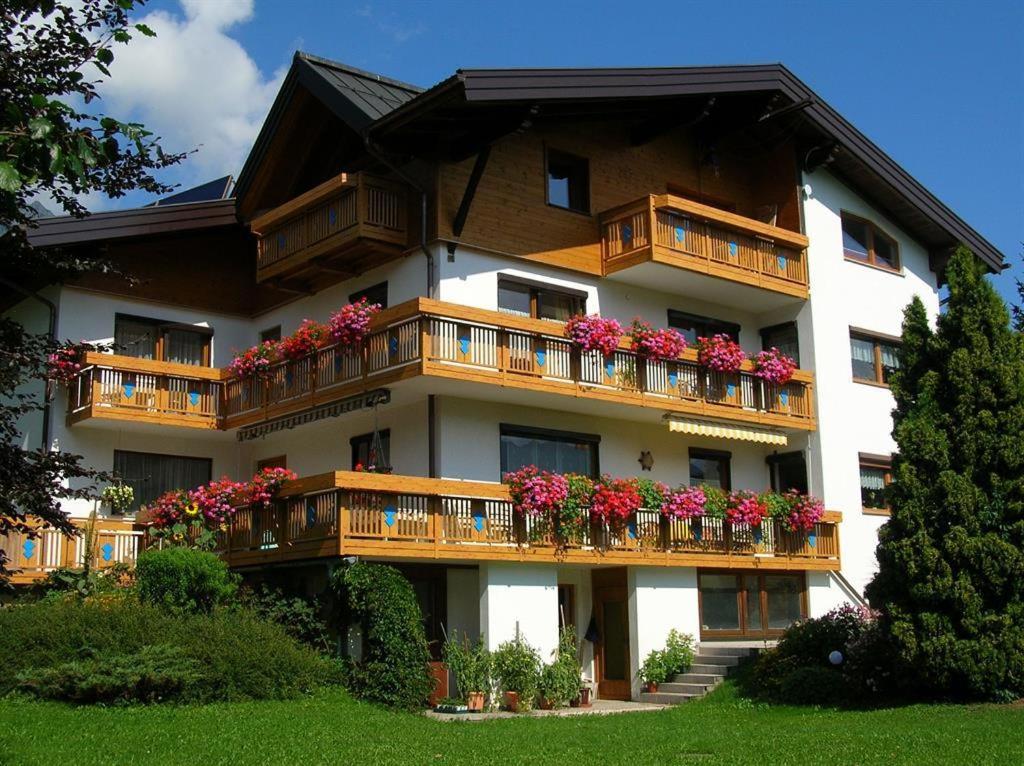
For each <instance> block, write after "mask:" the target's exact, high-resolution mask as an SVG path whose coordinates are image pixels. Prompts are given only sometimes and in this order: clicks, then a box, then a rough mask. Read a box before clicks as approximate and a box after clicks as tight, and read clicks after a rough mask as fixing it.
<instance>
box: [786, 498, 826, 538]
mask: <svg viewBox="0 0 1024 766" xmlns="http://www.w3.org/2000/svg"><path fill="white" fill-rule="evenodd" d="M785 497H786V499H787V500H788V501H789V504H790V510H789V516H788V517H787V518H786V522H787V523H788V525H789V529H790V531H792V532H810V531H812V530H813V529H814V525H815V524H817V523H818V522H819V521H821V518H822V516H824V515H825V504H824V503H823V502H822V501H821V500H819V499H818V498H816V497H811V496H810V495H802V494H800V493H799V492H796V491H795V490H791V491H790V492H787V493H786V494H785Z"/></svg>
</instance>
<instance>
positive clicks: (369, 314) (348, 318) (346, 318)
mask: <svg viewBox="0 0 1024 766" xmlns="http://www.w3.org/2000/svg"><path fill="white" fill-rule="evenodd" d="M379 312H380V304H379V303H370V301H369V300H368V299H367V298H366V297H365V296H364V297H362V298H360V299H359V300H357V301H356V302H355V303H349V304H348V305H347V306H342V307H341V308H340V309H339V310H338V311H336V312H335V313H333V314H331V319H330V321H329V322H328V326H329V327H330V331H331V337H332V338H333V339H334V342H335V343H337V344H338V345H339V346H341V348H342V351H344V352H346V353H353V352H355V351H358V350H359V349H361V348H362V346H363V341H364V340H366V336H367V334H368V333H369V332H370V322H371V321H373V318H374V317H375V316H377V314H378V313H379Z"/></svg>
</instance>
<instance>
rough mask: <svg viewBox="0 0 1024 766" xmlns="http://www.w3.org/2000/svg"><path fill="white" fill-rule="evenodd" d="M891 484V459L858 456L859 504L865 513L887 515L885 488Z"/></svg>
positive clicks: (887, 457)
mask: <svg viewBox="0 0 1024 766" xmlns="http://www.w3.org/2000/svg"><path fill="white" fill-rule="evenodd" d="M891 483H892V458H890V457H889V456H887V455H865V454H863V453H861V455H860V504H861V506H862V507H863V508H864V510H865V511H866V512H869V513H877V514H886V515H887V514H888V513H889V504H888V502H886V499H885V488H886V487H888V486H889V485H890V484H891Z"/></svg>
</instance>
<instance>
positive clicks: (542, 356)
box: [534, 348, 548, 367]
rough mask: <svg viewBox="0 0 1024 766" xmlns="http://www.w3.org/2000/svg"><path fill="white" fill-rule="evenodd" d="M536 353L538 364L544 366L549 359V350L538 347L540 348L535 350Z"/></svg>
mask: <svg viewBox="0 0 1024 766" xmlns="http://www.w3.org/2000/svg"><path fill="white" fill-rule="evenodd" d="M534 355H535V356H536V357H537V366H538V367H543V366H544V363H545V362H546V361H547V359H548V352H547V351H545V350H544V349H542V348H538V349H537V350H536V351H535V352H534Z"/></svg>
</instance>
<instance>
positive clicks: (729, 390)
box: [725, 383, 736, 399]
mask: <svg viewBox="0 0 1024 766" xmlns="http://www.w3.org/2000/svg"><path fill="white" fill-rule="evenodd" d="M725 393H726V394H727V395H728V397H729V398H730V399H732V398H733V397H734V396H736V384H735V383H726V384H725Z"/></svg>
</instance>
